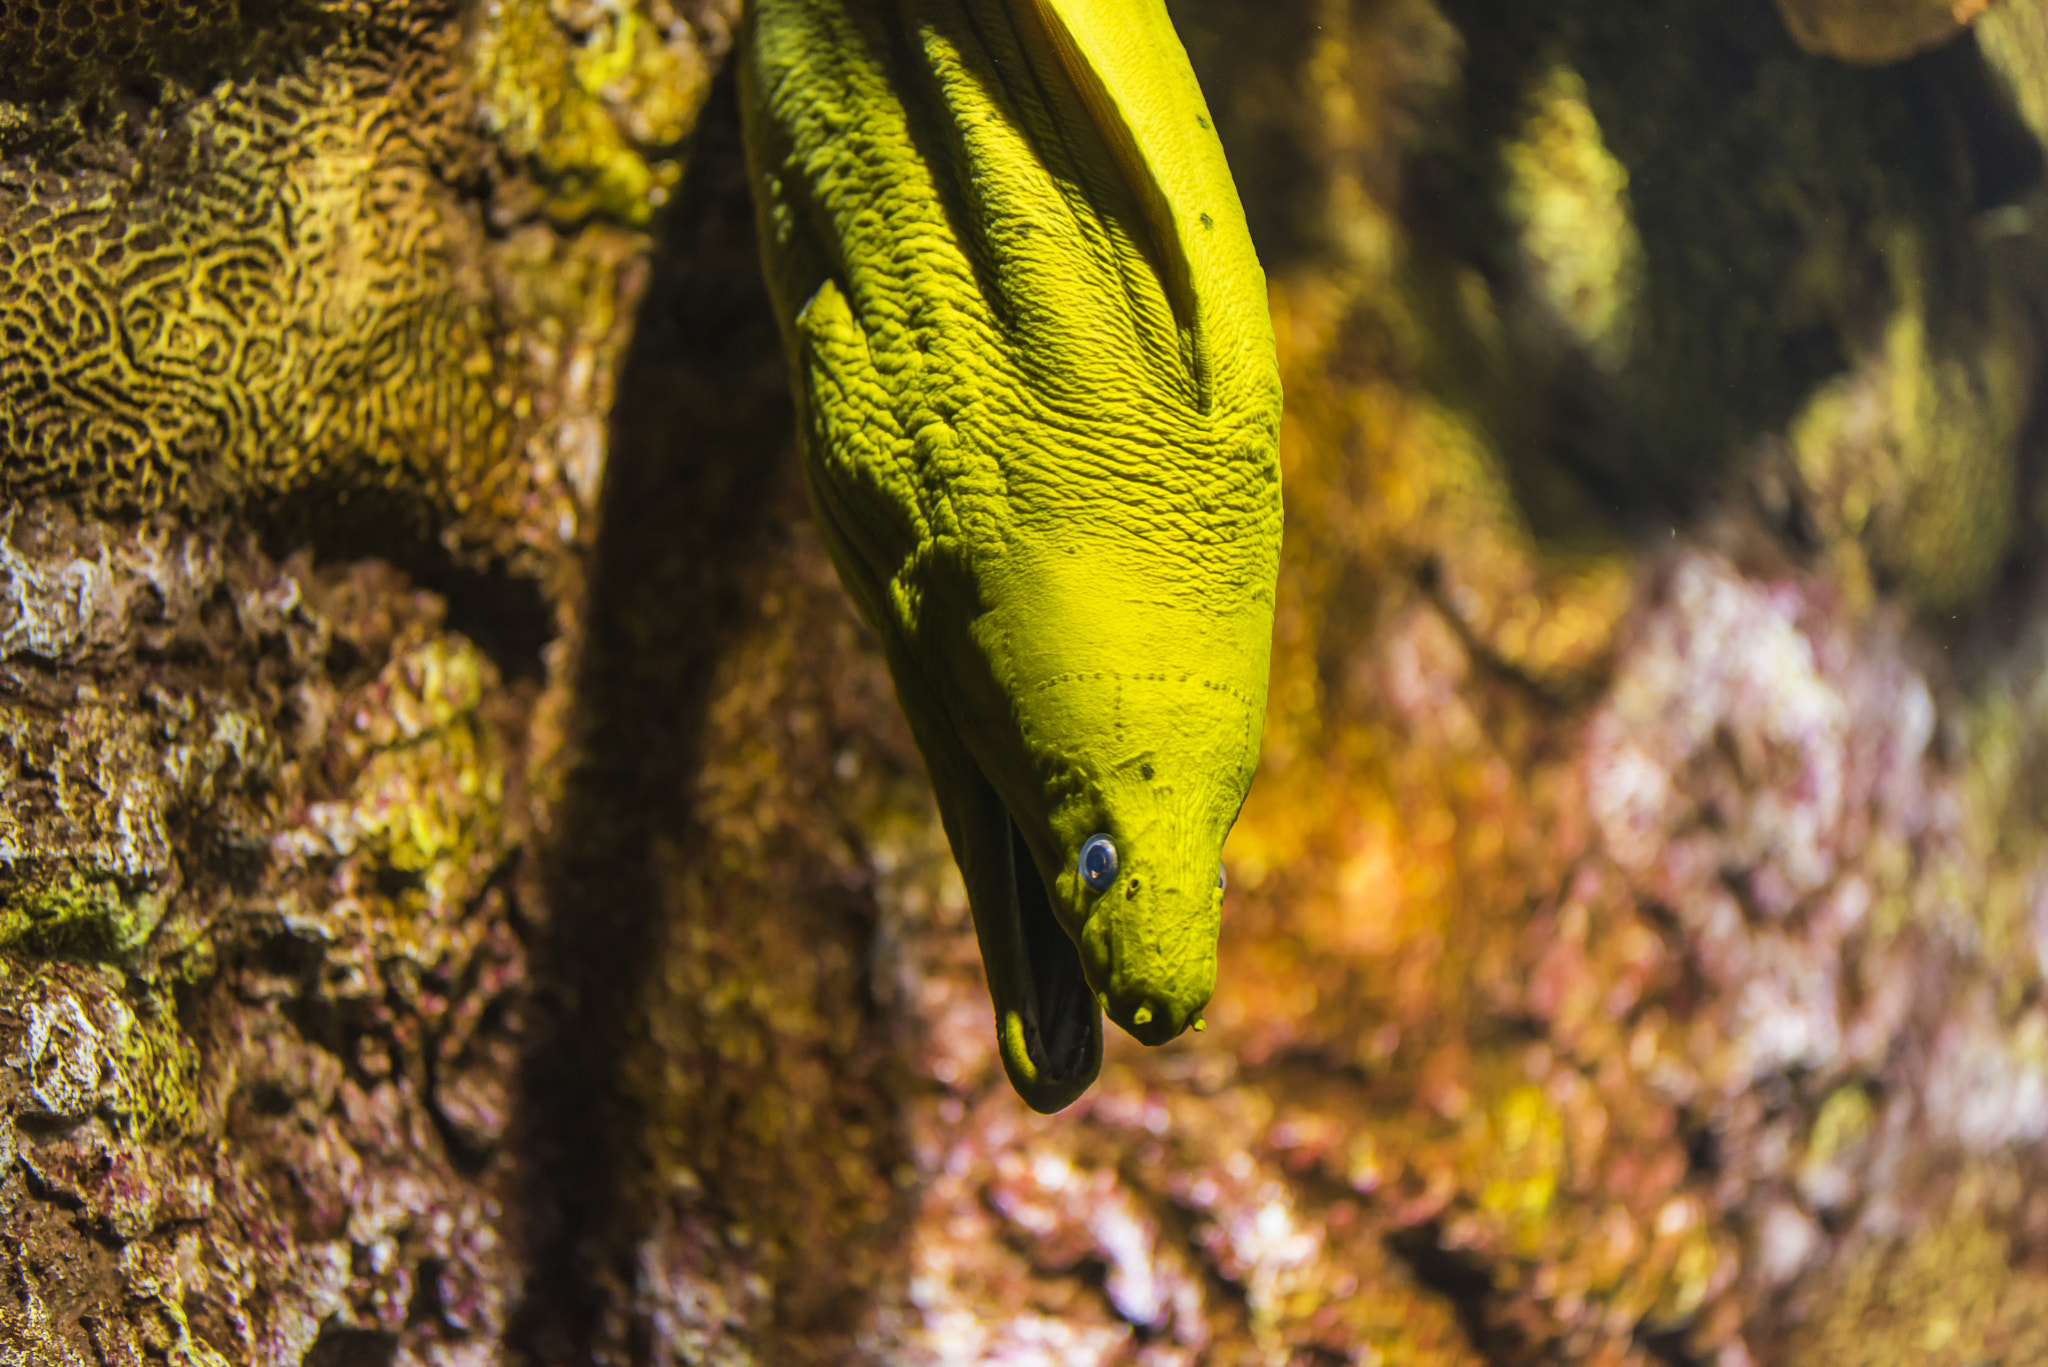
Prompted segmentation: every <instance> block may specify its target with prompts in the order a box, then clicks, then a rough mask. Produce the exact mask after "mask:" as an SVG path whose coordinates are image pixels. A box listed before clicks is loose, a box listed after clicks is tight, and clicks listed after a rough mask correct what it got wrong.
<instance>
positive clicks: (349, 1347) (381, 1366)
mask: <svg viewBox="0 0 2048 1367" xmlns="http://www.w3.org/2000/svg"><path fill="white" fill-rule="evenodd" d="M397 1360H398V1335H396V1334H387V1333H385V1332H383V1331H382V1330H378V1329H351V1328H348V1327H346V1326H343V1325H340V1324H336V1323H335V1322H334V1321H332V1320H329V1321H328V1322H327V1324H325V1325H324V1326H322V1328H321V1330H320V1337H318V1338H316V1339H314V1340H313V1346H312V1347H311V1348H310V1349H308V1350H307V1352H306V1360H305V1367H391V1364H392V1363H394V1362H396V1361H397Z"/></svg>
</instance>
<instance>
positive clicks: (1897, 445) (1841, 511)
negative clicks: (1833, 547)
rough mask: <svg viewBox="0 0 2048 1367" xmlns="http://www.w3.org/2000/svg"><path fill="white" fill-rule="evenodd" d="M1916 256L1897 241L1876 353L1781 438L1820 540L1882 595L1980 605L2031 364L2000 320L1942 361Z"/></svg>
mask: <svg viewBox="0 0 2048 1367" xmlns="http://www.w3.org/2000/svg"><path fill="white" fill-rule="evenodd" d="M1920 256H1921V250H1920V247H1919V244H1918V243H1917V242H1915V241H1914V240H1913V239H1912V238H1911V237H1910V236H1903V237H1902V238H1901V240H1900V241H1898V242H1897V243H1896V244H1895V246H1894V248H1893V250H1892V252H1891V253H1890V256H1889V258H1888V259H1889V261H1890V262H1891V264H1892V269H1893V274H1894V275H1895V277H1897V278H1898V280H1897V283H1896V285H1895V294H1896V296H1897V297H1898V299H1899V301H1900V303H1899V310H1898V312H1897V313H1896V314H1894V315H1893V317H1892V318H1891V320H1890V321H1889V322H1888V323H1887V324H1886V326H1885V329H1884V334H1883V342H1882V345H1881V347H1879V348H1876V349H1873V351H1872V353H1871V354H1870V355H1868V356H1865V357H1862V358H1859V361H1858V363H1857V365H1856V366H1855V368H1854V369H1852V370H1851V371H1850V372H1849V373H1848V374H1847V375H1844V376H1841V377H1839V378H1838V379H1835V380H1833V381H1830V382H1829V383H1828V384H1826V385H1824V386H1822V387H1821V388H1820V389H1818V390H1816V391H1815V393H1814V394H1813V396H1812V397H1811V398H1810V399H1809V400H1808V401H1807V404H1806V406H1805V408H1804V409H1803V410H1802V411H1801V412H1800V413H1799V414H1798V416H1797V417H1796V418H1794V420H1793V422H1792V424H1791V426H1790V430H1789V438H1790V443H1791V450H1792V461H1793V465H1794V467H1795V468H1796V469H1797V470H1798V472H1799V475H1800V478H1801V480H1802V481H1803V482H1804V484H1805V486H1806V489H1807V490H1808V492H1809V494H1810V497H1811V506H1812V507H1813V508H1814V509H1815V511H1816V514H1817V517H1818V519H1819V521H1820V523H1821V530H1822V533H1823V535H1825V536H1826V537H1827V539H1828V540H1829V541H1830V542H1831V543H1844V542H1848V543H1854V542H1856V541H1859V540H1860V542H1861V544H1862V546H1863V547H1864V548H1865V551H1866V553H1867V554H1868V556H1869V559H1870V562H1871V565H1872V568H1874V569H1875V571H1876V572H1877V574H1878V575H1879V576H1881V577H1882V579H1883V580H1884V581H1886V583H1887V584H1888V585H1896V586H1897V587H1898V588H1899V589H1901V590H1902V591H1903V592H1904V593H1905V594H1906V595H1907V596H1908V597H1910V598H1911V599H1913V600H1915V601H1916V602H1918V603H1919V604H1921V605H1922V606H1923V607H1926V608H1929V609H1934V610H1942V609H1946V608H1949V607H1952V606H1954V605H1955V604H1957V603H1959V602H1965V601H1968V600H1969V599H1971V598H1974V597H1976V596H1977V595H1979V594H1980V593H1981V592H1982V591H1983V590H1984V589H1985V588H1986V587H1987V586H1988V585H1989V583H1990V582H1991V580H1992V577H1993V576H1994V575H1996V574H1997V572H1998V570H1999V569H2000V567H2001V565H2002V563H2003V561H2004V558H2005V554H2006V549H2007V546H2008V544H2009V542H2010V539H2011V536H2012V532H2013V512H2014V507H2013V505H2014V502H2015V490H2016V488H2017V468H2018V456H2019V452H2018V446H2019V440H2020V429H2021V424H2022V423H2023V421H2024V420H2025V418H2026V415H2027V405H2028V399H2027V391H2026V383H2025V377H2026V376H2027V375H2028V374H2029V373H2030V372H2031V370H2032V368H2033V358H2032V355H2031V349H2032V348H2031V339H2030V338H2029V337H2028V336H2027V335H2026V333H2025V331H2024V330H2023V328H2022V327H2021V326H2020V324H2019V323H2018V320H2017V319H2015V318H2013V317H2012V316H2011V314H2010V312H2008V311H2003V310H2001V311H1999V313H1997V314H1996V315H1994V317H1993V319H1992V320H1991V321H1990V322H1989V323H1987V324H1986V325H1985V326H1984V327H1982V328H1981V330H1974V333H1975V335H1973V336H1971V338H1970V340H1969V342H1968V343H1967V344H1966V345H1967V346H1968V348H1969V349H1968V350H1966V351H1964V352H1963V354H1961V355H1959V356H1958V355H1944V354H1943V349H1942V348H1941V347H1939V346H1938V345H1937V344H1935V343H1934V342H1933V341H1931V340H1930V338H1929V337H1928V327H1927V317H1926V305H1925V299H1924V296H1925V286H1924V285H1923V284H1921V283H1920V274H1919V266H1918V264H1917V262H1918V260H1919V258H1920ZM2007 297H2009V296H2008V295H2007V294H2006V292H2004V291H1999V292H1997V293H1995V294H1994V295H1993V298H1994V299H1995V300H1996V299H2003V298H2007Z"/></svg>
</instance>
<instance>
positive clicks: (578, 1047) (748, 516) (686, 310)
mask: <svg viewBox="0 0 2048 1367" xmlns="http://www.w3.org/2000/svg"><path fill="white" fill-rule="evenodd" d="M697 139H698V140H697V143H696V145H695V146H694V147H693V148H692V150H691V153H690V157H689V166H688V171H687V173H686V174H685V177H684V180H683V183H682V185H681V186H680V187H679V189H678V193H677V195H676V197H675V204H676V210H675V213H674V215H673V216H672V217H671V218H669V220H668V221H667V223H666V225H665V226H664V228H663V231H662V235H661V238H660V241H659V242H658V244H657V247H656V253H655V258H654V262H653V265H654V272H653V277H652V279H651V280H650V282H649V286H648V289H647V293H646V294H645V296H644V298H643V301H642V303H641V306H640V312H639V316H638V318H637V320H636V327H635V332H634V337H633V341H632V343H631V345H630V347H629V349H628V351H627V354H626V356H625V358H624V361H623V363H622V366H621V371H620V380H619V389H618V398H617V401H616V403H615V405H614V409H613V414H612V426H611V433H610V442H609V456H608V461H607V467H606V471H605V482H604V488H603V492H602V494H601V496H600V502H599V514H598V532H597V539H596V543H595V547H594V551H593V554H592V557H591V563H590V577H589V586H588V596H587V599H586V602H585V605H584V621H585V624H586V626H585V643H584V648H583V652H582V657H581V659H580V661H579V667H578V673H577V675H576V678H575V680H574V689H575V707H576V711H577V717H576V722H575V726H576V735H577V738H578V748H577V753H576V755H575V757H574V762H573V767H572V768H571V770H570V771H569V773H568V775H567V778H566V781H565V785H564V792H563V797H562V800H561V803H560V806H559V808H558V815H557V818H556V825H555V830H554V832H553V835H552V839H551V842H550V850H549V853H548V854H547V856H546V860H547V863H546V867H545V872H544V875H543V880H542V881H543V886H544V888H545V892H546V906H547V912H546V915H547V918H548V919H547V921H546V923H545V924H543V925H540V926H538V927H536V930H535V933H534V935H533V941H532V943H533V950H534V978H533V992H534V997H533V1002H532V1016H533V1019H534V1026H533V1028H532V1029H531V1030H530V1031H529V1032H528V1035H527V1040H528V1043H527V1044H526V1046H525V1055H524V1060H523V1063H522V1067H521V1075H520V1077H519V1080H518V1084H517V1094H516V1097H517V1099H516V1102H515V1109H514V1115H513V1119H512V1122H511V1127H510V1130H509V1132H508V1143H510V1144H511V1146H512V1147H513V1151H514V1154H515V1156H516V1157H517V1160H518V1162H519V1164H520V1167H521V1175H520V1179H519V1180H520V1183H521V1185H522V1186H523V1187H524V1189H525V1193H526V1194H525V1195H524V1197H523V1198H522V1204H523V1205H524V1206H525V1207H526V1208H527V1209H528V1210H529V1212H530V1215H529V1217H528V1229H527V1232H526V1234H525V1238H524V1244H525V1253H524V1257H525V1259H526V1262H527V1271H526V1274H525V1276H524V1277H523V1278H522V1282H523V1284H524V1285H525V1286H526V1287H528V1288H530V1292H531V1294H529V1295H528V1296H527V1297H526V1298H525V1299H524V1300H523V1301H522V1302H521V1303H520V1304H518V1305H517V1306H516V1307H515V1308H514V1310H513V1313H512V1315H511V1320H510V1323H509V1325H508V1328H507V1332H506V1342H507V1345H508V1347H509V1348H510V1349H511V1350H512V1352H513V1353H514V1354H515V1356H516V1358H517V1360H522V1361H525V1362H529V1363H535V1364H540V1363H556V1362H571V1361H588V1360H590V1359H591V1356H592V1354H593V1352H596V1351H598V1348H599V1345H600V1344H604V1343H613V1342H618V1341H619V1336H620V1335H621V1334H623V1335H624V1337H625V1339H626V1340H630V1339H631V1338H632V1337H633V1336H634V1335H635V1334H637V1333H639V1332H640V1331H639V1329H637V1328H636V1327H635V1325H634V1323H633V1322H632V1320H631V1316H630V1312H629V1311H628V1308H627V1307H628V1303H629V1301H630V1299H631V1288H632V1287H633V1286H634V1285H635V1283H636V1280H637V1277H638V1273H637V1271H636V1265H635V1262H634V1259H635V1257H636V1255H637V1254H638V1252H639V1251H640V1249H641V1247H642V1243H643V1240H644V1239H645V1238H646V1237H647V1234H648V1230H649V1227H650V1224H651V1222H652V1221H654V1220H655V1219H656V1218H657V1215H658V1211H659V1202H658V1201H657V1200H654V1199H650V1196H649V1193H648V1192H647V1191H646V1190H645V1188H646V1184H647V1182H648V1180H649V1174H648V1173H647V1171H646V1152H645V1118H644V1116H643V1115H642V1113H641V1111H640V1108H639V1104H638V1103H637V1101H636V1100H635V1098H636V1096H637V1095H639V1093H638V1092H637V1091H636V1088H635V1086H634V1081H633V1077H632V1074H631V1070H632V1068H633V1067H634V1064H635V1060H636V1059H637V1058H638V1057H639V1052H638V1051H639V1050H641V1049H642V1048H643V1047H644V1042H645V1039H646V1034H647V1026H648V1022H647V1018H646V1014H647V1012H648V1010H649V1009H650V1008H649V1005H648V1003H649V1000H650V998H651V997H652V996H654V995H656V993H657V989H658V985H657V982H656V978H655V975H656V974H657V973H658V972H659V971H660V969H661V966H662V952H661V947H662V944H663V939H664V936H663V918H664V916H665V914H667V907H668V905H669V903H667V902H666V901H665V899H664V887H665V886H666V883H665V879H666V877H667V876H668V872H667V871H669V870H671V869H672V867H673V862H674V861H675V860H677V859H687V858H688V857H689V854H688V851H689V848H690V847H691V844H692V842H691V841H689V840H688V839H687V838H686V837H687V834H688V832H689V831H690V829H691V820H692V801H691V793H692V775H693V774H695V773H696V771H697V769H698V767H699V763H700V757H701V751H702V744H703V740H702V738H703V735H704V731H705V728H706V726H707V725H708V720H707V716H706V710H707V708H708V705H709V702H710V698H711V690H712V687H713V676H714V673H715V671H716V669H717V666H718V661H719V659H720V658H721V654H722V652H723V650H724V649H725V648H726V646H727V645H728V643H729V642H730V640H731V638H732V636H733V634H734V633H735V632H736V631H737V630H738V629H739V628H740V627H741V626H742V625H743V623H744V622H745V620H746V614H747V612H748V610H749V609H750V606H751V605H752V604H753V603H754V601H755V600H756V598H757V596H758V593H759V589H758V581H759V579H760V576H761V573H762V572H763V569H764V567H766V566H768V565H770V564H772V563H773V562H774V561H775V560H776V559H778V558H779V557H781V556H783V555H785V554H786V553H787V532H786V530H785V528H786V525H787V522H788V521H789V519H790V518H791V517H792V516H794V515H796V506H797V500H798V499H799V498H800V495H798V493H797V490H798V487H799V486H798V484H797V481H796V476H795V469H794V463H793V459H792V457H793V447H792V442H791V437H792V432H793V429H794V416H793V413H792V409H791V406H790V401H789V395H788V387H787V379H786V375H785V372H784V369H783V364H782V358H781V352H780V344H779V340H778V338H777V335H776V329H775V322H774V317H773V315H772V313H771V312H770V309H769V304H768V299H767V294H766V290H765V289H764V287H763V285H762V283H761V278H760V269H759V265H758V257H757V255H756V252H755V248H754V243H753V234H754V224H753V213H752V208H751V204H750V201H749V197H748V192H747V183H746V171H745V163H744V159H743V156H742V153H741V149H740V146H739V130H738V110H737V105H736V100H735V91H734V73H733V70H732V67H731V66H730V65H728V66H727V67H726V69H725V70H724V71H723V72H722V73H721V74H720V76H719V77H718V79H717V81H716V83H715V84H714V86H713V89H712V92H711V95H710V98H709V100H708V102H707V104H706V106H705V110H704V113H703V117H702V120H701V122H700V125H699V129H698V135H697ZM679 838H681V839H683V848H682V849H681V850H678V848H677V841H678V840H679ZM622 1316H624V1317H625V1320H626V1322H625V1323H624V1324H623V1325H622V1323H621V1317H622ZM627 1346H630V1345H629V1344H628V1345H627Z"/></svg>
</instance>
